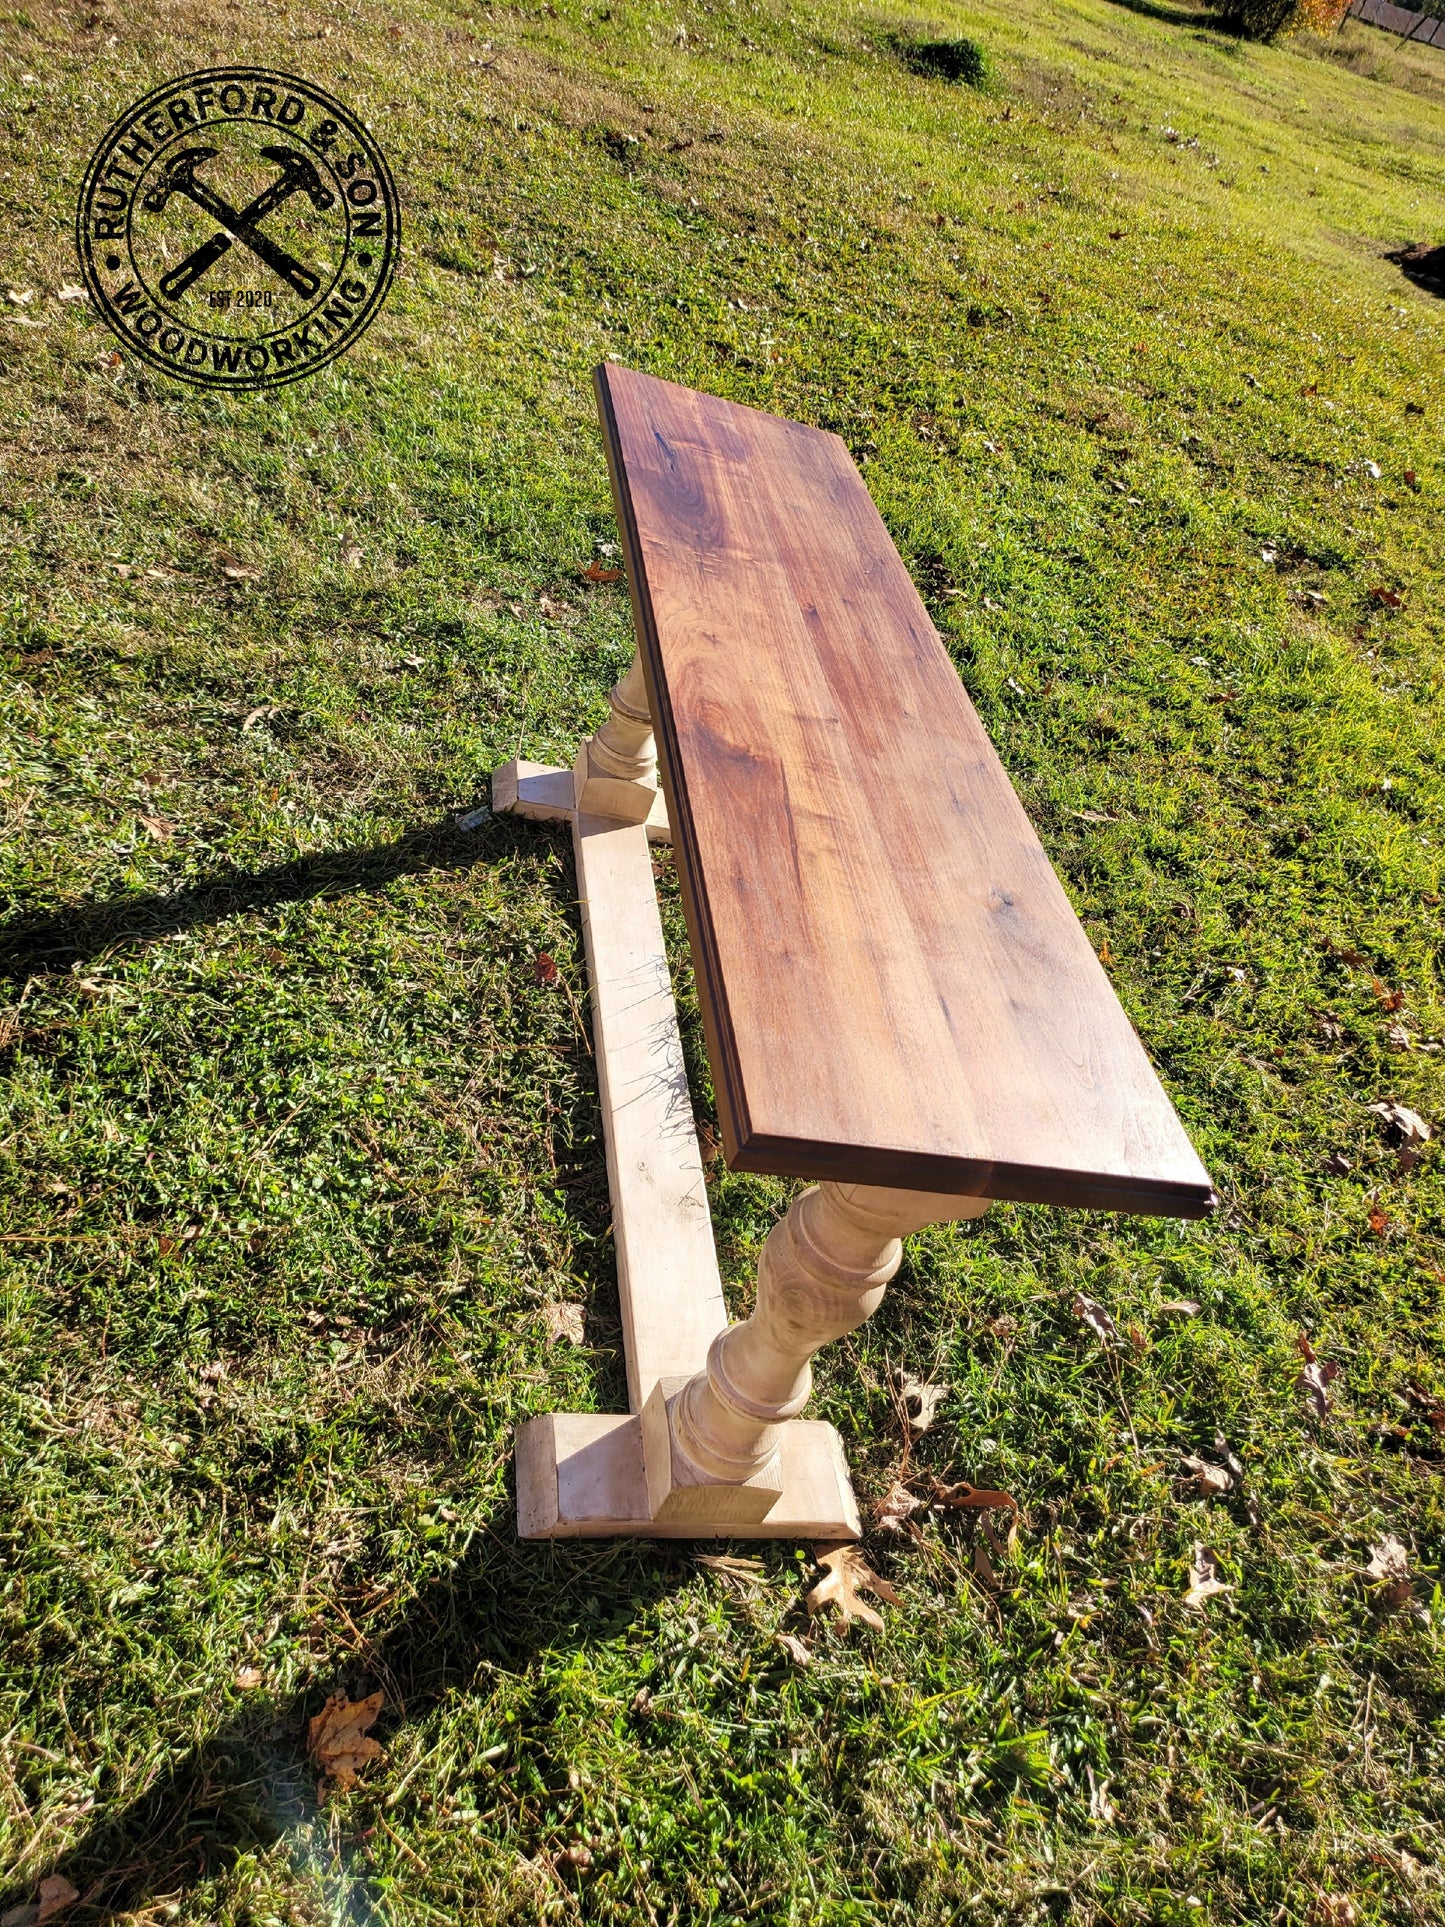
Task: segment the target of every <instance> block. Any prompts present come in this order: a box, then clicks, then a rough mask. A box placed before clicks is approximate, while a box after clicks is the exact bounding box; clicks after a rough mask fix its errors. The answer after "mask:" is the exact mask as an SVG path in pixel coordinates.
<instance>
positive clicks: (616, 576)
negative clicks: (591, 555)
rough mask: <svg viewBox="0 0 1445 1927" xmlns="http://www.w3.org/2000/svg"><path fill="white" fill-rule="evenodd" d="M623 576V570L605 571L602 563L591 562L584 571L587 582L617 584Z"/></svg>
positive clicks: (583, 576)
mask: <svg viewBox="0 0 1445 1927" xmlns="http://www.w3.org/2000/svg"><path fill="white" fill-rule="evenodd" d="M621 576H622V571H621V569H604V568H603V566H602V564H601V563H600V562H589V563H588V564H587V567H586V568H585V569H584V570H583V571H582V579H583V580H584V581H585V582H617V581H620V580H621Z"/></svg>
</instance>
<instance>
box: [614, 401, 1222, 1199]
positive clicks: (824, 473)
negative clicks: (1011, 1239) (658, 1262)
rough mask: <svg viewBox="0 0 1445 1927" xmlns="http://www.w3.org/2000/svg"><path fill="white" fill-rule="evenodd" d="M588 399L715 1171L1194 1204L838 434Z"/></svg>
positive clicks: (1070, 920) (1169, 1137)
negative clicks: (674, 860) (605, 471)
mask: <svg viewBox="0 0 1445 1927" xmlns="http://www.w3.org/2000/svg"><path fill="white" fill-rule="evenodd" d="M597 390H598V398H599V403H600V406H601V412H602V420H603V429H604V434H605V437H606V441H607V445H608V458H609V464H610V467H611V471H612V481H613V492H614V496H615V499H616V502H617V509H618V517H619V521H620V523H621V526H622V532H623V539H624V543H625V547H626V552H627V559H628V578H629V583H630V586H631V590H632V596H633V609H634V615H635V618H636V623H637V631H638V638H639V642H640V644H641V648H642V654H643V660H644V665H645V668H646V673H647V683H648V693H649V698H650V702H651V706H652V715H653V722H654V726H655V728H656V732H657V738H658V746H659V750H660V756H661V765H662V774H663V785H664V789H665V792H666V795H667V800H668V810H669V815H670V818H671V823H672V834H673V842H674V846H675V848H676V849H677V851H678V856H679V864H680V870H681V876H682V883H683V899H684V904H685V908H686V912H687V920H688V931H689V935H690V937H691V940H692V949H693V956H694V962H695V965H696V969H697V973H698V981H699V986H700V991H701V1000H702V1006H703V1016H704V1026H705V1030H706V1034H707V1041H708V1048H709V1053H710V1056H711V1060H712V1067H713V1075H714V1080H715V1083H716V1088H717V1096H718V1105H719V1111H720V1114H721V1121H722V1127H723V1144H724V1150H725V1152H726V1155H727V1158H728V1161H729V1163H730V1164H732V1165H733V1166H734V1167H735V1168H737V1169H739V1170H744V1171H771V1172H780V1173H784V1174H790V1175H794V1176H799V1177H812V1178H824V1177H828V1178H836V1179H840V1180H845V1181H853V1182H861V1183H867V1184H883V1185H894V1186H910V1187H914V1188H917V1189H920V1190H928V1191H948V1192H954V1193H966V1194H968V1195H972V1196H981V1197H991V1198H1017V1199H1024V1200H1033V1201H1037V1202H1041V1203H1047V1204H1066V1205H1078V1206H1086V1207H1090V1208H1097V1209H1106V1210H1124V1211H1142V1212H1155V1213H1167V1214H1170V1215H1176V1216H1200V1215H1202V1214H1203V1213H1204V1212H1205V1211H1207V1210H1208V1209H1209V1207H1210V1203H1211V1199H1212V1193H1211V1187H1210V1182H1209V1177H1208V1174H1207V1173H1206V1172H1205V1170H1204V1168H1203V1166H1202V1165H1201V1164H1200V1162H1199V1159H1198V1158H1197V1157H1196V1155H1195V1153H1194V1150H1193V1148H1192V1146H1191V1145H1190V1143H1189V1140H1188V1138H1187V1137H1186V1136H1185V1133H1184V1130H1183V1127H1182V1126H1181V1124H1180V1122H1179V1120H1178V1118H1177V1117H1176V1115H1175V1112H1174V1109H1173V1106H1172V1105H1171V1103H1170V1101H1169V1099H1168V1097H1167V1095H1166V1094H1165V1092H1164V1090H1163V1088H1162V1086H1161V1085H1160V1083H1159V1080H1158V1078H1157V1077H1156V1075H1155V1073H1154V1070H1153V1068H1152V1067H1151V1065H1150V1063H1149V1060H1148V1058H1147V1056H1146V1055H1145V1053H1144V1050H1143V1047H1142V1045H1141V1044H1140V1042H1139V1040H1138V1038H1137V1037H1136V1035H1135V1033H1134V1031H1133V1029H1132V1027H1131V1026H1130V1024H1129V1021H1128V1019H1127V1018H1126V1017H1125V1015H1124V1012H1123V1010H1122V1009H1121V1008H1120V1006H1119V1002H1118V999H1117V998H1116V997H1115V995H1114V991H1113V988H1112V986H1111V985H1110V983H1109V980H1108V978H1107V976H1106V975H1105V973H1104V970H1103V967H1102V966H1101V964H1100V963H1099V960H1098V958H1097V957H1096V956H1095V955H1094V951H1093V947H1092V945H1091V944H1090V942H1089V939H1088V937H1087V935H1086V934H1085V932H1084V930H1083V928H1082V927H1081V925H1080V924H1079V921H1078V919H1077V917H1076V916H1075V915H1074V912H1073V909H1072V907H1071V906H1070V904H1069V901H1068V898H1067V897H1066V896H1065V894H1064V891H1063V888H1062V886H1061V884H1060V883H1059V880H1058V878H1057V876H1056V875H1055V874H1054V871H1053V869H1052V867H1051V866H1050V864H1049V861H1048V858H1047V856H1046V855H1045V854H1044V851H1043V848H1042V846H1041V844H1040V843H1039V840H1038V837H1037V836H1036V835H1035V833H1034V830H1033V828H1032V826H1031V824H1030V823H1029V821H1028V818H1027V817H1026V816H1025V814H1024V811H1023V808H1022V806H1021V805H1020V803H1019V801H1018V798H1017V797H1016V796H1015V795H1014V792H1013V788H1012V786H1011V784H1010V783H1009V780H1008V777H1007V775H1006V774H1005V771H1004V769H1003V765H1002V764H1001V763H1000V762H999V759H998V756H997V755H996V753H995V751H994V749H993V746H992V744H991V743H990V742H989V740H988V737H987V735H986V734H985V732H984V729H983V726H982V724H981V723H980V722H979V720H978V716H977V715H976V713H975V711H974V708H973V705H972V704H971V703H970V702H969V700H968V697H967V694H966V693H965V691H964V689H963V685H962V684H961V682H960V681H959V678H958V675H957V672H956V671H955V670H954V668H953V665H952V663H951V662H950V661H949V659H948V655H947V653H946V651H945V649H944V647H943V644H942V642H941V640H940V638H939V636H938V633H937V631H936V630H935V629H934V627H933V624H932V623H931V622H930V620H929V618H928V614H927V611H926V610H925V609H924V606H923V603H922V601H921V600H920V598H919V595H918V592H917V590H916V589H915V588H914V586H913V583H912V581H911V579H910V577H909V575H908V572H907V570H906V569H905V568H904V566H903V563H902V561H901V560H900V559H899V556H898V553H897V551H896V550H895V549H894V547H893V544H892V542H891V541H890V539H889V537H888V533H887V530H886V529H885V528H884V526H883V522H882V519H881V517H880V516H879V514H878V512H877V510H876V509H875V507H874V505H873V502H872V500H871V498H870V497H869V494H868V491H867V489H866V488H865V487H864V485H863V480H862V477H861V476H860V475H859V473H858V471H857V469H856V468H855V467H854V465H853V462H852V459H851V457H850V456H849V454H848V451H847V449H846V447H845V446H844V444H843V443H842V442H841V441H840V440H839V438H838V437H837V436H835V435H830V434H826V433H824V432H823V431H821V430H818V429H814V428H809V427H806V426H804V425H802V424H799V423H796V422H790V421H784V420H782V419H780V418H778V417H776V416H772V415H765V414H761V413H759V412H758V411H756V410H754V409H749V408H743V407H740V406H739V405H738V404H736V403H732V402H727V401H723V400H720V399H718V398H717V397H714V396H708V395H702V394H697V393H694V392H693V391H692V390H690V389H685V388H678V387H674V386H673V385H672V384H671V383H667V382H662V381H658V380H655V379H654V378H653V377H651V376H647V375H642V374H637V373H635V372H632V371H630V370H626V369H622V368H619V367H616V366H605V367H603V368H601V369H599V370H598V373H597Z"/></svg>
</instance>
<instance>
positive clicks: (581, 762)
mask: <svg viewBox="0 0 1445 1927" xmlns="http://www.w3.org/2000/svg"><path fill="white" fill-rule="evenodd" d="M607 701H608V703H609V705H610V706H611V710H612V713H611V715H610V716H609V717H608V718H607V721H606V722H605V723H604V724H603V725H602V727H601V729H599V730H598V732H597V734H596V735H595V736H589V737H588V738H587V740H586V741H585V742H584V743H583V745H582V747H581V748H580V749H579V750H578V752H577V761H576V764H575V766H574V771H573V776H574V782H575V786H576V806H577V808H578V810H579V811H581V812H583V813H584V814H585V815H588V816H609V817H612V818H614V819H615V820H617V821H619V822H624V823H645V822H646V821H647V818H648V815H649V813H650V812H651V810H652V807H653V805H654V803H655V802H656V800H657V745H656V743H655V742H654V740H653V734H652V717H651V715H650V714H649V713H648V707H647V685H646V683H645V682H644V681H643V675H642V658H641V656H637V655H634V656H633V658H632V667H631V668H630V669H629V670H628V672H627V674H626V675H625V676H624V677H623V678H622V680H621V682H619V683H616V684H615V685H614V686H613V688H612V689H610V690H609V691H608V695H607Z"/></svg>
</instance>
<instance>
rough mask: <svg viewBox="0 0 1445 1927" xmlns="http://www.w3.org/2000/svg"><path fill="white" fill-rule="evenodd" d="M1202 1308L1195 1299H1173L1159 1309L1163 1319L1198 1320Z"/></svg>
mask: <svg viewBox="0 0 1445 1927" xmlns="http://www.w3.org/2000/svg"><path fill="white" fill-rule="evenodd" d="M1199 1312H1200V1306H1199V1302H1198V1300H1197V1299H1194V1298H1171V1299H1169V1301H1168V1302H1167V1303H1166V1304H1163V1305H1161V1306H1160V1307H1159V1315H1160V1317H1161V1318H1197V1317H1198V1316H1199Z"/></svg>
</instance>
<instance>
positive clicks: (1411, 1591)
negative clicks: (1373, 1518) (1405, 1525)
mask: <svg viewBox="0 0 1445 1927" xmlns="http://www.w3.org/2000/svg"><path fill="white" fill-rule="evenodd" d="M1364 1578H1365V1579H1366V1580H1367V1581H1368V1582H1369V1584H1370V1586H1371V1588H1372V1590H1373V1591H1374V1598H1375V1603H1376V1604H1377V1605H1379V1606H1381V1607H1383V1609H1384V1610H1385V1611H1386V1612H1387V1613H1398V1612H1414V1613H1420V1612H1421V1610H1422V1609H1421V1607H1420V1604H1419V1602H1418V1600H1417V1599H1416V1597H1415V1588H1414V1586H1413V1585H1412V1583H1411V1581H1410V1555H1409V1553H1408V1551H1407V1550H1406V1548H1405V1546H1404V1544H1403V1542H1402V1541H1401V1540H1399V1539H1397V1538H1396V1537H1395V1535H1394V1533H1392V1532H1389V1533H1386V1535H1385V1537H1384V1538H1383V1539H1382V1540H1381V1541H1380V1543H1379V1544H1378V1545H1377V1546H1371V1548H1370V1563H1369V1565H1367V1566H1366V1567H1365V1570H1364Z"/></svg>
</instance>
